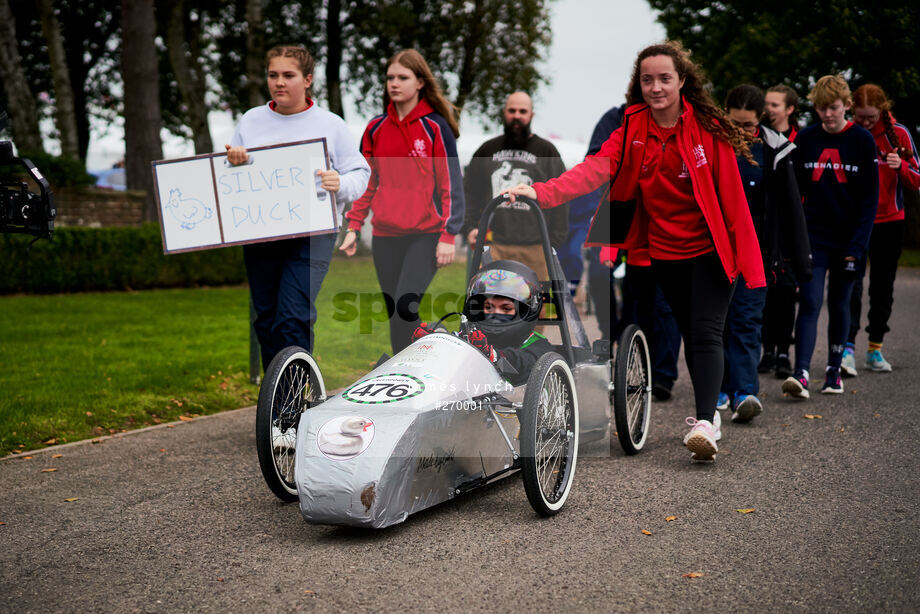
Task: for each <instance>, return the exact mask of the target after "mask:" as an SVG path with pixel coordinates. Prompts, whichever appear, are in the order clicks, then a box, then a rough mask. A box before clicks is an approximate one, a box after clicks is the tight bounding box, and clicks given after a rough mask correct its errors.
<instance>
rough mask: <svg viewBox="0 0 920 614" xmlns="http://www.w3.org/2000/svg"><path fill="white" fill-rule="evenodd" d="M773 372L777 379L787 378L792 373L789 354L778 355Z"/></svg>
mask: <svg viewBox="0 0 920 614" xmlns="http://www.w3.org/2000/svg"><path fill="white" fill-rule="evenodd" d="M774 369H775V370H774V371H773V374H774V375H775V376H776V379H786V378H787V377H789V376H790V375H792V363H791V362H790V361H789V355H788V354H780V355H779V356H777V357H776V366H775V367H774Z"/></svg>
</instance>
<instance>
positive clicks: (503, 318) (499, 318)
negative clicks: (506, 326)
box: [482, 313, 516, 322]
mask: <svg viewBox="0 0 920 614" xmlns="http://www.w3.org/2000/svg"><path fill="white" fill-rule="evenodd" d="M515 315H516V314H513V313H487V314H485V315H484V316H483V317H482V319H483V321H485V322H510V321H511V320H513V319H514V318H515Z"/></svg>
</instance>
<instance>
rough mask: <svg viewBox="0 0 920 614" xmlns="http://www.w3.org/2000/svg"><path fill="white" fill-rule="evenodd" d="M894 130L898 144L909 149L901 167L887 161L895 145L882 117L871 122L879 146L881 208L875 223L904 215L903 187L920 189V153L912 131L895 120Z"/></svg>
mask: <svg viewBox="0 0 920 614" xmlns="http://www.w3.org/2000/svg"><path fill="white" fill-rule="evenodd" d="M891 121H892V123H894V132H895V135H896V136H897V138H898V141H899V143H898V144H897V145H898V147H902V148H904V149H906V150H907V151H909V152H910V154H909V155H906V156H902V158H901V168H899V169H898V170H895V169H893V168H891V167H890V166H888V165H887V164H885V156H887V155H888V154H890V153H891V152H892V151H894V145H893V144H892V142H891V140H889V138H888V135H887V134H885V124H884V123H882V122H881V121H877V122H875V125H874V126H872V130H871V132H872V136H873V137H874V138H875V146H876V147H877V148H878V211H877V212H876V214H875V223H876V224H882V223H885V222H896V221H898V220H903V219H904V190H905V189H906V190H911V191H913V192H916V191H917V190H920V156H918V155H917V146H916V145H915V144H914V140H913V139H912V138H911V137H910V132H908V131H907V128H905V127H904V126H903V125H901V124H898V123H895V121H894V117H892V118H891Z"/></svg>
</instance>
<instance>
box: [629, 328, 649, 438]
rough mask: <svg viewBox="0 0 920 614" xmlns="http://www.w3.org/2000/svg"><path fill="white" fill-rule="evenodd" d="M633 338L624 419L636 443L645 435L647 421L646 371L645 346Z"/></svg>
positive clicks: (630, 349)
mask: <svg viewBox="0 0 920 614" xmlns="http://www.w3.org/2000/svg"><path fill="white" fill-rule="evenodd" d="M633 339H634V341H633V343H632V344H630V348H629V358H628V361H627V366H626V420H627V424H628V425H629V438H630V439H631V440H632V442H633V443H635V444H638V443H640V442H641V441H642V439H643V438H644V437H645V427H646V423H647V421H648V402H647V401H648V372H647V371H646V369H645V361H644V360H643V357H644V353H645V348H644V347H642V344H641V343H637V342H636V341H635V339H636V338H635V337H634V338H633Z"/></svg>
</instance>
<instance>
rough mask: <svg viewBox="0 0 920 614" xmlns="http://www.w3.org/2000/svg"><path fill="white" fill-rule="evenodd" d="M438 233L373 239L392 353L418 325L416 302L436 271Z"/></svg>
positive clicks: (409, 336) (417, 302)
mask: <svg viewBox="0 0 920 614" xmlns="http://www.w3.org/2000/svg"><path fill="white" fill-rule="evenodd" d="M439 236H440V235H438V234H418V235H404V236H401V237H377V236H375V237H374V238H373V241H372V243H371V251H372V252H373V254H374V268H375V269H377V281H378V282H380V290H381V291H382V292H383V298H384V300H385V301H386V306H387V316H388V317H389V319H390V346H391V347H392V348H393V353H394V354H396V353H397V352H399V351H400V350H402V349H404V348H405V347H406V346H408V345H409V342H410V341H411V340H412V339H411V337H412V333H413V331H415V328H416V326H418V322H419V317H418V304H419V301H421V300H422V295H424V294H425V290H427V289H428V284H430V283H431V280H432V279H434V274H435V273H436V272H437V270H438V264H437V257H436V254H435V251H436V250H437V246H438V237H439Z"/></svg>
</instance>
